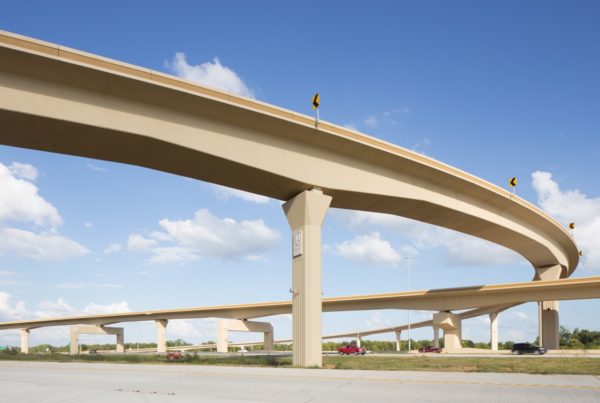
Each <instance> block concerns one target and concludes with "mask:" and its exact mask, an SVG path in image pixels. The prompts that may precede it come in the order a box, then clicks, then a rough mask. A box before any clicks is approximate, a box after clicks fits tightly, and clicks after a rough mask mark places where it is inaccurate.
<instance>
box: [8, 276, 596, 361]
mask: <svg viewBox="0 0 600 403" xmlns="http://www.w3.org/2000/svg"><path fill="white" fill-rule="evenodd" d="M544 298H551V299H556V300H577V299H592V298H600V276H599V277H587V278H571V279H560V280H549V281H538V282H523V283H512V284H497V285H486V286H476V287H461V288H447V289H437V290H425V291H409V292H400V293H385V294H371V295H357V296H347V297H333V298H323V300H322V307H323V311H325V312H341V311H358V310H373V309H422V310H431V311H438V310H441V311H450V310H462V309H469V308H475V309H472V310H469V311H467V312H463V313H460V314H457V315H455V316H456V318H457V319H458V331H457V333H458V334H460V321H461V320H464V319H468V318H472V317H476V316H479V315H484V314H488V313H497V312H498V310H502V309H505V308H507V307H509V306H512V305H516V304H520V303H524V302H533V301H540V300H541V299H544ZM292 308H293V306H292V302H291V301H277V302H263V303H255V304H244V305H225V306H211V307H196V308H187V309H163V310H153V311H143V312H124V313H116V314H103V315H86V316H76V317H65V318H49V319H37V320H25V321H16V322H3V323H0V330H8V329H21V331H22V335H23V337H26V338H27V339H28V337H29V331H30V330H32V329H36V328H40V327H48V326H67V325H71V326H74V325H96V326H106V325H111V324H115V323H122V322H140V321H155V322H156V323H157V331H158V337H157V338H158V340H159V351H166V346H165V341H166V338H165V336H164V333H165V329H166V326H167V322H168V321H169V320H174V319H199V318H229V319H240V320H247V319H251V318H258V317H266V316H273V315H280V314H289V313H292V312H293V309H292ZM445 314H446V313H445V312H442V313H441V315H445ZM407 326H408V325H402V326H396V327H390V328H384V329H376V330H371V331H364V332H349V333H341V334H335V335H330V336H327V337H328V338H339V337H346V336H357V337H360V336H367V335H370V334H377V333H386V332H391V331H395V332H399V331H402V330H405V329H407ZM425 326H433V327H434V328H437V327H443V325H441V326H440V325H439V324H437V323H436V318H435V315H434V320H433V321H423V322H418V323H416V324H413V325H412V327H425ZM450 330H453V329H452V328H446V329H445V333H447V334H449V333H450ZM435 333H436V334H437V329H436V330H435ZM446 342H447V343H449V342H450V339H446ZM26 343H28V342H27V341H23V343H22V344H23V345H26ZM447 345H448V344H447Z"/></svg>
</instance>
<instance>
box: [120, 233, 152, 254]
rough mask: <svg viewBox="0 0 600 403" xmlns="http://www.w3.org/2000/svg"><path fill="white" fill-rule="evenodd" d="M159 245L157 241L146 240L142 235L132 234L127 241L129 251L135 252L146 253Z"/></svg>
mask: <svg viewBox="0 0 600 403" xmlns="http://www.w3.org/2000/svg"><path fill="white" fill-rule="evenodd" d="M157 244H158V241H157V240H156V239H150V238H145V237H144V236H143V235H140V234H131V235H129V239H128V240H127V249H129V250H130V251H133V252H146V251H149V250H151V249H152V248H153V247H154V246H156V245H157Z"/></svg>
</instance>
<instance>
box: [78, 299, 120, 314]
mask: <svg viewBox="0 0 600 403" xmlns="http://www.w3.org/2000/svg"><path fill="white" fill-rule="evenodd" d="M81 312H82V313H84V314H86V315H103V314H107V313H121V312H131V309H129V304H128V303H127V301H121V302H113V303H112V304H107V305H102V304H96V303H95V302H90V303H89V304H88V305H86V307H85V308H83V310H82V311H81Z"/></svg>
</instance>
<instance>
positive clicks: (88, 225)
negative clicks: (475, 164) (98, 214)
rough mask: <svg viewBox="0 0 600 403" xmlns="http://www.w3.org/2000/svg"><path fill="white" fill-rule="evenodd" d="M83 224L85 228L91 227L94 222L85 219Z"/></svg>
mask: <svg viewBox="0 0 600 403" xmlns="http://www.w3.org/2000/svg"><path fill="white" fill-rule="evenodd" d="M83 226H84V227H85V228H92V227H93V226H94V223H91V222H89V221H87V222H85V223H84V224H83Z"/></svg>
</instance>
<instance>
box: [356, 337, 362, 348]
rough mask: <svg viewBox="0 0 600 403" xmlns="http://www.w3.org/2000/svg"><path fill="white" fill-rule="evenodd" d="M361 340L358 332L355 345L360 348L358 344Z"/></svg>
mask: <svg viewBox="0 0 600 403" xmlns="http://www.w3.org/2000/svg"><path fill="white" fill-rule="evenodd" d="M361 342H362V340H361V338H360V334H357V335H356V347H359V348H360V344H361Z"/></svg>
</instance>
